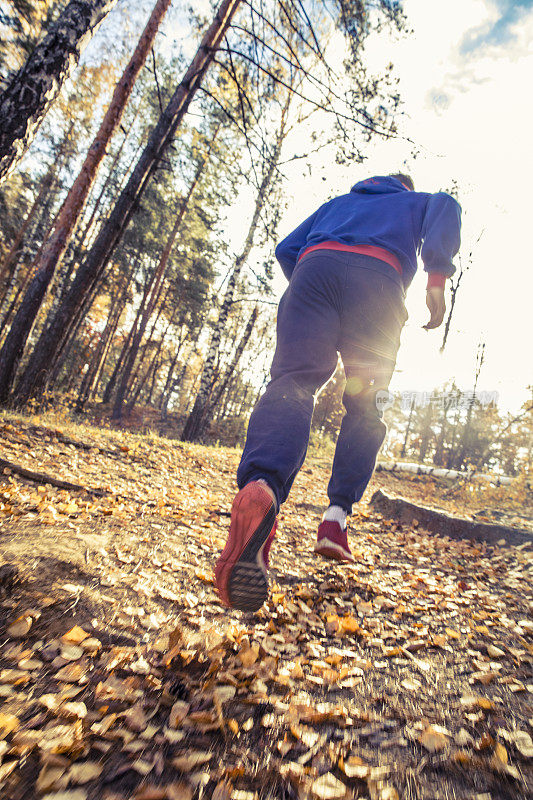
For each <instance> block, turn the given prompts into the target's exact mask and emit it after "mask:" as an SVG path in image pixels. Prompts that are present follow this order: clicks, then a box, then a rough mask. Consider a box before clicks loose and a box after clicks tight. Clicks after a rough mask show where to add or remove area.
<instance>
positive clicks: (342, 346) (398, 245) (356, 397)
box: [215, 174, 461, 611]
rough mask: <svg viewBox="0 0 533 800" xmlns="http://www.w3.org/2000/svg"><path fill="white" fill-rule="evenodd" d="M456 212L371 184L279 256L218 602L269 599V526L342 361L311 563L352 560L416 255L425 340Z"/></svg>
mask: <svg viewBox="0 0 533 800" xmlns="http://www.w3.org/2000/svg"><path fill="white" fill-rule="evenodd" d="M460 228H461V208H460V206H459V204H458V203H457V202H456V201H455V200H454V199H453V198H452V197H451V196H450V195H448V194H445V193H443V192H439V193H437V194H428V193H426V192H416V191H415V190H414V185H413V182H412V180H411V178H410V177H409V176H408V175H403V174H396V175H388V176H385V177H373V178H368V179H367V180H364V181H361V182H360V183H357V184H356V185H355V186H354V187H353V188H352V190H351V191H350V192H349V193H348V194H344V195H341V196H340V197H335V198H333V200H330V201H329V202H327V203H325V204H324V205H323V206H321V207H320V208H319V209H318V210H317V211H315V213H314V214H312V215H311V216H310V217H309V218H308V219H306V220H305V222H302V224H301V225H300V226H299V227H298V228H296V230H294V231H293V232H292V233H291V234H289V236H287V238H286V239H284V240H283V241H282V242H280V244H279V245H278V246H277V248H276V258H277V259H278V261H279V263H280V265H281V268H282V270H283V272H284V274H285V276H286V277H287V279H288V280H289V285H288V287H287V290H286V292H285V294H284V295H283V297H282V298H281V301H280V304H279V309H278V319H277V344H276V351H275V354H274V360H273V363H272V369H271V378H272V379H271V381H270V383H269V384H268V386H267V388H266V390H265V392H264V394H263V395H262V397H261V398H260V399H259V401H258V403H257V405H256V407H255V409H254V411H253V413H252V415H251V417H250V422H249V425H248V433H247V438H246V444H245V447H244V451H243V454H242V458H241V462H240V465H239V468H238V471H237V484H238V486H239V489H240V491H239V493H238V494H237V496H236V497H235V499H234V501H233V507H232V512H231V524H230V530H229V536H228V540H227V543H226V546H225V548H224V550H223V552H222V554H221V556H220V558H219V560H218V563H217V566H216V570H215V577H216V587H217V590H218V593H219V595H220V598H221V600H222V601H223V602H224V603H225V604H226V605H228V606H230V607H232V608H238V609H241V610H243V611H257V609H259V608H260V607H261V605H262V604H263V603H264V601H265V600H266V598H267V596H268V580H267V567H268V552H269V550H270V545H271V544H272V541H273V539H274V535H275V531H276V516H277V513H278V511H279V508H280V506H281V504H282V503H284V502H285V500H286V499H287V497H288V494H289V491H290V489H291V486H292V484H293V481H294V479H295V477H296V475H297V474H298V471H299V470H300V468H301V466H302V464H303V461H304V458H305V454H306V451H307V445H308V442H309V433H310V429H311V417H312V414H313V406H314V402H315V397H316V394H317V392H318V390H319V389H320V388H321V387H322V386H323V385H324V384H325V383H326V382H327V381H328V380H329V378H330V377H331V375H332V374H333V372H334V371H335V368H336V366H337V359H338V353H340V355H341V358H342V362H343V364H344V370H345V373H346V387H345V391H344V395H343V404H344V406H345V409H346V413H345V416H344V418H343V420H342V424H341V428H340V432H339V436H338V440H337V446H336V449H335V457H334V460H333V467H332V472H331V479H330V482H329V485H328V498H329V502H330V505H329V508H328V509H327V510H326V512H325V514H324V516H323V519H322V522H321V524H320V526H319V528H318V538H317V544H316V546H315V552H317V553H319V554H320V555H322V556H325V557H326V558H334V559H337V560H339V561H353V560H354V558H353V556H352V553H351V552H350V548H349V545H348V537H347V530H346V516H347V514H349V513H350V512H351V510H352V505H353V503H356V502H357V501H359V500H360V499H361V496H362V494H363V492H364V490H365V488H366V486H367V484H368V482H369V480H370V478H371V476H372V472H373V470H374V467H375V463H376V456H377V453H378V450H379V448H380V447H381V444H382V442H383V439H384V437H385V433H386V427H385V425H384V423H383V422H382V419H381V412H380V410H379V408H378V407H377V404H376V393H377V392H378V391H380V390H383V389H387V387H388V385H389V381H390V379H391V376H392V374H393V371H394V366H395V363H396V354H397V351H398V347H399V344H400V333H401V330H402V328H403V325H404V323H405V321H406V319H407V312H406V309H405V303H404V300H405V292H406V289H407V287H408V286H409V284H410V283H411V281H412V279H413V276H414V274H415V272H416V268H417V253H418V252H420V253H421V256H422V261H423V262H424V269H425V270H426V272H427V273H428V282H427V294H426V303H427V306H428V308H429V312H430V319H429V322H428V323H427V325H425V328H426V329H428V330H429V329H431V328H437V327H438V326H439V325H440V324H441V323H442V320H443V318H444V312H445V310H446V307H445V302H444V284H445V281H446V278H449V277H450V276H451V275H453V273H454V271H455V267H454V265H453V264H452V258H453V257H454V255H455V254H456V253H457V251H458V249H459V243H460Z"/></svg>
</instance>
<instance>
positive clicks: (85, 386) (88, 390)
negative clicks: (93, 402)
mask: <svg viewBox="0 0 533 800" xmlns="http://www.w3.org/2000/svg"><path fill="white" fill-rule="evenodd" d="M127 283H128V282H127V281H124V285H123V286H122V290H121V291H119V297H112V298H111V300H110V309H109V315H108V318H107V322H106V326H105V328H104V331H103V332H102V336H101V337H100V341H99V343H98V346H97V348H96V350H95V353H94V357H93V358H92V360H91V363H90V365H89V369H88V370H87V373H86V374H85V376H84V378H83V381H82V384H81V386H80V390H79V393H78V399H77V402H76V409H75V410H76V411H77V412H78V413H81V412H82V411H83V410H84V408H85V404H86V403H87V401H88V400H89V398H90V397H91V395H92V393H93V391H94V387H95V385H96V383H97V381H98V377H99V375H100V372H101V369H102V367H103V365H104V362H105V359H106V357H107V353H108V352H109V346H110V344H111V340H112V338H113V336H114V335H115V331H116V329H117V327H118V323H119V321H120V317H121V315H122V312H123V311H124V306H125V305H126V297H127Z"/></svg>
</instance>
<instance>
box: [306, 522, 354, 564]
mask: <svg viewBox="0 0 533 800" xmlns="http://www.w3.org/2000/svg"><path fill="white" fill-rule="evenodd" d="M315 553H318V554H319V555H321V556H324V558H334V559H336V561H355V558H354V557H353V555H352V553H351V551H350V548H349V546H348V534H347V531H346V528H344V529H343V528H341V526H340V525H339V523H338V522H333V521H332V520H326V521H324V522H321V523H320V525H319V526H318V536H317V543H316V544H315Z"/></svg>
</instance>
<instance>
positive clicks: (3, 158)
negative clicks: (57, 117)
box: [0, 0, 117, 182]
mask: <svg viewBox="0 0 533 800" xmlns="http://www.w3.org/2000/svg"><path fill="white" fill-rule="evenodd" d="M116 2H117V0H71V2H70V3H69V4H68V6H67V7H66V8H65V10H64V11H63V12H62V13H61V14H60V15H59V18H58V20H57V22H55V23H54V24H53V25H52V26H51V28H50V30H49V31H48V33H47V34H46V36H45V37H44V38H43V40H42V41H41V42H39V44H38V45H37V47H36V48H35V49H34V51H33V52H32V54H31V55H30V56H29V58H28V60H27V61H26V63H25V65H24V66H23V67H22V69H20V70H19V71H18V72H17V73H15V75H14V76H13V77H12V79H11V81H10V82H9V85H8V86H7V88H6V89H5V90H4V91H3V92H2V94H1V95H0V182H2V181H3V180H4V179H5V178H6V176H7V175H8V173H9V172H10V171H11V170H12V169H13V168H14V166H15V165H16V164H17V162H18V161H19V160H20V159H21V158H22V155H23V154H24V152H25V151H26V149H27V148H28V147H29V145H30V143H31V141H32V139H33V137H34V136H35V133H36V131H37V129H38V128H39V126H40V124H41V122H42V121H43V119H44V116H45V114H46V112H47V110H48V108H49V106H50V104H51V103H52V102H53V100H55V98H56V97H57V95H58V94H59V90H60V89H61V87H62V86H63V84H64V83H65V81H66V79H67V78H68V76H69V74H70V73H71V72H72V69H73V68H74V66H75V65H76V64H77V63H78V61H79V59H80V55H81V52H82V50H83V47H84V46H85V44H86V43H87V42H88V40H89V39H90V38H91V36H92V35H93V33H94V32H95V30H96V28H97V27H98V25H99V24H100V22H101V21H102V20H103V18H104V17H105V16H106V14H108V13H109V11H111V9H112V8H113V6H114V5H115V4H116Z"/></svg>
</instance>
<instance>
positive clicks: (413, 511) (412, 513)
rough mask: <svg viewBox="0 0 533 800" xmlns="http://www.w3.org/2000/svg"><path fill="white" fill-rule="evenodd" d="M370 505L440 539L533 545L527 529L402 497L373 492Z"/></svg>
mask: <svg viewBox="0 0 533 800" xmlns="http://www.w3.org/2000/svg"><path fill="white" fill-rule="evenodd" d="M370 505H371V506H372V508H373V509H374V510H375V511H377V512H378V513H380V514H382V515H383V516H384V517H388V518H391V519H396V520H398V522H404V523H407V524H412V523H413V522H418V524H419V526H420V527H421V528H424V529H425V530H428V531H431V532H432V533H438V534H440V535H441V536H449V537H450V539H471V540H477V541H480V542H488V543H489V544H496V543H497V542H499V541H500V540H501V539H505V542H506V544H512V545H522V544H530V545H533V536H532V534H531V533H530V532H529V531H527V530H523V529H521V528H510V527H509V526H507V525H497V524H494V523H491V522H474V521H473V520H468V519H464V518H463V517H455V516H452V515H451V514H446V513H444V511H437V510H436V509H434V508H429V507H427V506H418V505H416V504H415V503H411V502H410V501H409V500H404V498H403V497H391V496H390V495H388V494H386V493H385V492H383V491H382V490H381V489H378V490H377V491H376V492H374V494H373V495H372V499H371V500H370Z"/></svg>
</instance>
